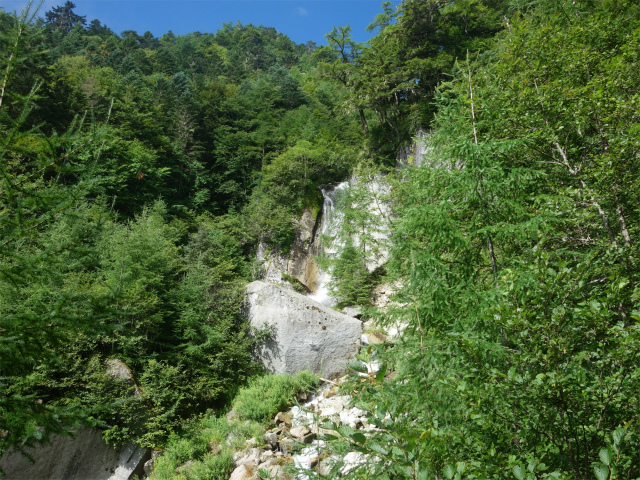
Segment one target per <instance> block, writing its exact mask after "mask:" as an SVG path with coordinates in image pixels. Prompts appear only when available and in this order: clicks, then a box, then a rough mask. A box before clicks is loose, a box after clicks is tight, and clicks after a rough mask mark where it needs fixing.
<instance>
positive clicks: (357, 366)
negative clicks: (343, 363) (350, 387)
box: [347, 360, 369, 373]
mask: <svg viewBox="0 0 640 480" xmlns="http://www.w3.org/2000/svg"><path fill="white" fill-rule="evenodd" d="M347 366H348V367H349V368H351V369H352V370H355V371H356V372H359V373H367V372H368V371H369V370H368V369H367V366H366V365H365V364H364V363H362V362H359V361H357V360H351V361H350V362H349V363H348V364H347Z"/></svg>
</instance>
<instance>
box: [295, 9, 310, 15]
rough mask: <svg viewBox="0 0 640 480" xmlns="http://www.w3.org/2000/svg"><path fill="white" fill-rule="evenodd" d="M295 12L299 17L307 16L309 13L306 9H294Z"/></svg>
mask: <svg viewBox="0 0 640 480" xmlns="http://www.w3.org/2000/svg"><path fill="white" fill-rule="evenodd" d="M296 12H298V15H300V16H301V17H306V16H308V15H309V12H307V9H306V8H302V7H298V8H296Z"/></svg>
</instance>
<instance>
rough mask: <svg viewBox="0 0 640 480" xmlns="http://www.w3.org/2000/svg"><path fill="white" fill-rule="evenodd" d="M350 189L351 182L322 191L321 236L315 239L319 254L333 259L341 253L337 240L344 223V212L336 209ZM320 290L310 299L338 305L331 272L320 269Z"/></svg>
mask: <svg viewBox="0 0 640 480" xmlns="http://www.w3.org/2000/svg"><path fill="white" fill-rule="evenodd" d="M348 187H349V182H342V183H339V184H338V185H335V186H333V185H331V186H329V185H327V186H325V187H323V188H321V189H320V190H321V191H322V198H323V199H324V201H323V204H322V228H321V230H320V235H318V236H317V238H316V239H314V242H318V244H319V246H320V248H318V249H317V252H318V254H320V255H324V256H327V257H329V258H333V257H335V256H336V254H338V253H339V251H340V248H341V247H342V244H341V242H340V241H339V240H338V239H337V238H336V237H337V234H338V233H339V231H340V224H341V223H342V219H343V215H342V212H341V211H340V210H339V209H337V208H336V205H337V202H338V199H339V197H340V193H341V192H343V191H344V190H346V189H347V188H348ZM318 277H319V281H318V288H317V289H316V291H315V293H313V294H311V295H309V298H311V299H313V300H315V301H316V302H319V303H321V304H322V305H326V306H328V307H334V306H336V305H337V302H336V300H335V299H334V298H333V297H331V296H330V295H329V282H330V281H331V270H330V269H329V270H328V271H324V270H323V269H320V273H319V276H318Z"/></svg>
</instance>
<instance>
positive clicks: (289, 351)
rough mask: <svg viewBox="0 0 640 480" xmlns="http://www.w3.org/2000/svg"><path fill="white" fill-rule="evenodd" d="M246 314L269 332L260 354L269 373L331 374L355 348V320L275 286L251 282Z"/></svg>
mask: <svg viewBox="0 0 640 480" xmlns="http://www.w3.org/2000/svg"><path fill="white" fill-rule="evenodd" d="M244 313H245V315H246V317H247V318H248V319H249V321H250V323H251V326H252V327H255V328H258V329H264V328H267V329H269V330H270V331H271V335H270V336H269V338H268V339H267V340H266V341H265V342H263V344H262V345H261V347H260V349H259V352H258V355H259V358H260V361H261V362H262V363H263V365H264V366H265V368H266V369H267V370H269V371H270V372H272V373H278V374H282V373H290V374H295V373H297V372H299V371H301V370H311V371H313V372H316V373H320V374H322V375H324V376H325V377H327V376H334V375H337V374H338V373H340V372H341V371H343V370H344V366H345V364H346V363H347V362H348V361H349V360H351V359H352V358H353V356H354V355H355V354H356V353H357V352H358V347H359V345H360V337H361V335H362V324H361V322H360V321H359V320H357V319H355V318H352V317H349V316H347V315H344V314H342V313H338V312H336V311H334V310H332V309H331V308H328V307H325V306H324V305H322V304H320V303H318V302H316V301H314V300H311V299H310V298H309V297H305V296H304V295H300V294H299V293H296V292H293V291H291V290H287V289H285V288H282V287H279V286H277V285H272V284H268V283H264V282H260V281H256V282H253V283H250V284H249V285H248V286H247V289H246V297H245V305H244Z"/></svg>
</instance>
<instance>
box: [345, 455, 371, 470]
mask: <svg viewBox="0 0 640 480" xmlns="http://www.w3.org/2000/svg"><path fill="white" fill-rule="evenodd" d="M343 462H344V465H343V466H342V467H341V468H340V473H342V474H347V473H349V472H350V471H351V470H353V469H354V468H356V467H359V466H360V465H364V464H365V463H367V456H366V455H365V454H364V453H360V452H349V453H347V454H346V455H345V456H344V458H343Z"/></svg>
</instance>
